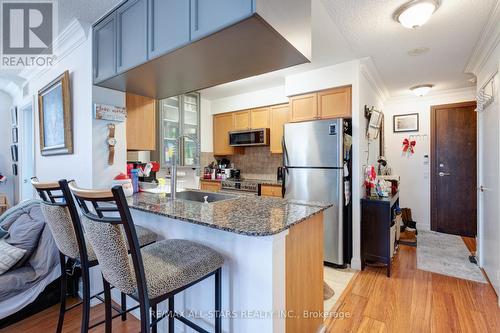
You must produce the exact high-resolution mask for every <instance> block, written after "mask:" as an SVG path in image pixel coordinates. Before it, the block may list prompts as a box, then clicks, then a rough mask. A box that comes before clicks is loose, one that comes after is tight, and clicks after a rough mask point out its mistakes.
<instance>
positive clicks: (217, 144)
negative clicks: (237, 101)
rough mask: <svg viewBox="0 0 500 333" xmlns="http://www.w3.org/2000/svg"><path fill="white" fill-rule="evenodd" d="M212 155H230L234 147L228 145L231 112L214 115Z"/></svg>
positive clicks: (231, 122) (231, 123)
mask: <svg viewBox="0 0 500 333" xmlns="http://www.w3.org/2000/svg"><path fill="white" fill-rule="evenodd" d="M213 123H214V134H213V137H214V155H232V154H233V153H234V148H233V147H231V146H230V145H229V132H230V131H231V130H232V129H233V114H232V113H223V114H216V115H214V120H213Z"/></svg>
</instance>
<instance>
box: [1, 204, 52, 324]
mask: <svg viewBox="0 0 500 333" xmlns="http://www.w3.org/2000/svg"><path fill="white" fill-rule="evenodd" d="M14 262H15V264H14V265H13V263H14ZM12 265H13V266H12ZM10 266H11V267H10ZM60 275H61V269H60V266H59V251H58V249H57V247H56V244H55V242H54V240H53V238H52V234H51V232H50V229H49V228H48V226H47V225H46V223H45V220H44V217H43V214H42V212H41V209H40V203H39V201H37V200H28V201H24V202H22V203H20V204H19V205H17V206H14V207H12V208H10V209H8V210H7V211H6V212H5V213H4V214H2V215H1V216H0V328H2V327H5V326H7V325H9V324H11V323H12V322H15V321H17V320H20V319H22V318H23V317H26V316H28V315H31V314H32V313H34V312H38V311H40V310H42V309H43V308H46V307H48V306H51V305H53V304H55V303H57V302H58V301H59V282H58V281H59V279H58V278H59V277H60Z"/></svg>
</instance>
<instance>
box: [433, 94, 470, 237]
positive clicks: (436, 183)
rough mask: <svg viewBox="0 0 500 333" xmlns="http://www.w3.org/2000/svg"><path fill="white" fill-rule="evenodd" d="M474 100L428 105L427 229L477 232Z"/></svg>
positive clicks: (466, 234)
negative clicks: (429, 215) (428, 207)
mask: <svg viewBox="0 0 500 333" xmlns="http://www.w3.org/2000/svg"><path fill="white" fill-rule="evenodd" d="M475 108H476V102H465V103H456V104H446V105H437V106H432V108H431V132H432V133H431V193H432V195H431V229H432V230H434V231H439V232H444V233H447V234H455V235H461V236H469V237H474V236H476V233H477V191H476V187H477V181H476V179H477V168H476V160H477V159H476V154H477V142H476V141H477V137H476V112H475V111H474V110H475Z"/></svg>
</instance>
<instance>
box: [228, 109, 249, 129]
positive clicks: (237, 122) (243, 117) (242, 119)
mask: <svg viewBox="0 0 500 333" xmlns="http://www.w3.org/2000/svg"><path fill="white" fill-rule="evenodd" d="M247 129H250V111H249V110H245V111H239V112H233V127H232V130H233V131H242V130H247Z"/></svg>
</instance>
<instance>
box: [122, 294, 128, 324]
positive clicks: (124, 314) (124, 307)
mask: <svg viewBox="0 0 500 333" xmlns="http://www.w3.org/2000/svg"><path fill="white" fill-rule="evenodd" d="M126 311H127V295H125V294H124V293H122V321H125V320H127V312H126Z"/></svg>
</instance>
